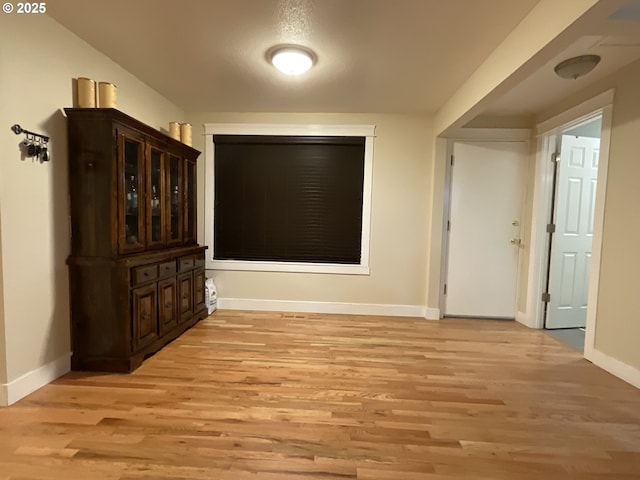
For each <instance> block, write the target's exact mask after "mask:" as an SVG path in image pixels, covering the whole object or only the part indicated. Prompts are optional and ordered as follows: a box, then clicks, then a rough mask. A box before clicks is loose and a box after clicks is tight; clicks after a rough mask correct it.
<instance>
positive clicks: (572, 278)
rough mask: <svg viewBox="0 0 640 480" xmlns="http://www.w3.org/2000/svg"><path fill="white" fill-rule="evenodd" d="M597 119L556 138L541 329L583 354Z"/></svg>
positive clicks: (598, 132) (599, 122)
mask: <svg viewBox="0 0 640 480" xmlns="http://www.w3.org/2000/svg"><path fill="white" fill-rule="evenodd" d="M601 130H602V116H598V117H596V118H594V119H590V120H588V121H587V122H585V123H583V124H581V125H578V126H575V127H572V128H571V129H569V130H566V131H563V132H561V133H560V134H559V135H557V136H556V142H557V150H556V155H555V156H554V158H555V164H554V179H553V184H554V189H553V191H552V201H551V204H552V211H551V219H550V222H549V228H548V233H549V258H548V265H549V267H548V269H547V289H546V291H547V295H546V298H545V315H544V327H545V329H547V330H554V331H555V332H554V333H553V336H554V337H556V338H558V339H559V340H561V341H562V342H564V343H567V344H569V345H570V346H572V347H573V348H575V349H577V350H579V351H583V350H584V337H585V329H586V325H587V306H588V293H589V271H590V264H591V256H592V255H591V252H592V242H593V220H594V208H595V199H596V189H597V181H598V165H599V157H600V136H601Z"/></svg>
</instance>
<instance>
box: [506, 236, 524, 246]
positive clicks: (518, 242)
mask: <svg viewBox="0 0 640 480" xmlns="http://www.w3.org/2000/svg"><path fill="white" fill-rule="evenodd" d="M509 243H511V244H512V245H518V246H520V244H522V239H520V238H512V239H511V240H510V241H509Z"/></svg>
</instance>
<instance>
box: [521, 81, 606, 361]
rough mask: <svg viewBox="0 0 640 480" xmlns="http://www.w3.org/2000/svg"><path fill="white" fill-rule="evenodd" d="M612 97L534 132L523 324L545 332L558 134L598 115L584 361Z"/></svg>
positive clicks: (593, 307)
mask: <svg viewBox="0 0 640 480" xmlns="http://www.w3.org/2000/svg"><path fill="white" fill-rule="evenodd" d="M613 98H614V90H613V89H611V90H607V91H605V92H603V93H601V94H600V95H597V96H596V97H593V98H591V99H589V100H587V101H585V102H583V103H581V104H579V105H576V106H575V107H573V108H570V109H569V110H567V111H565V112H563V113H561V114H559V115H556V116H555V117H552V118H550V119H548V120H546V121H544V122H542V123H540V124H539V125H538V126H537V128H536V136H537V146H538V148H537V154H536V165H535V178H534V185H533V209H532V217H531V237H530V250H529V275H528V279H527V280H528V284H527V285H528V288H527V299H526V304H527V307H526V308H527V315H526V318H525V324H527V325H528V326H529V327H532V328H539V329H541V328H544V304H543V302H542V294H543V292H544V290H545V285H546V276H547V261H548V255H549V236H548V234H547V224H548V223H549V221H550V214H551V197H552V195H551V194H552V188H553V164H552V162H551V160H550V159H551V155H552V154H553V153H555V150H556V137H557V136H558V135H561V134H562V132H563V131H566V130H569V129H571V128H574V127H576V126H579V125H580V124H583V123H586V122H588V121H590V120H593V119H595V118H597V117H599V116H602V131H601V136H600V158H599V164H598V181H597V184H596V205H595V211H594V220H593V240H592V254H591V255H592V256H591V266H590V270H589V293H588V297H587V327H586V334H585V345H584V356H585V357H586V358H590V357H591V355H592V353H593V350H594V343H595V329H596V321H597V317H596V313H597V307H598V290H599V285H600V257H601V253H602V229H603V224H604V208H605V200H606V193H607V191H606V188H607V173H608V166H609V145H610V143H611V123H612V113H613Z"/></svg>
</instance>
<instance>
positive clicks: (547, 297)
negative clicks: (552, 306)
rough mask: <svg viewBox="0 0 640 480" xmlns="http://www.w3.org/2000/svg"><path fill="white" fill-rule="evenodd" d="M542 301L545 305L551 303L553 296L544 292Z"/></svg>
mask: <svg viewBox="0 0 640 480" xmlns="http://www.w3.org/2000/svg"><path fill="white" fill-rule="evenodd" d="M542 301H543V302H544V303H549V302H550V301H551V294H550V293H549V292H544V293H543V294H542Z"/></svg>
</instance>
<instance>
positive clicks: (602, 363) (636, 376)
mask: <svg viewBox="0 0 640 480" xmlns="http://www.w3.org/2000/svg"><path fill="white" fill-rule="evenodd" d="M586 358H587V360H589V361H591V362H593V364H594V365H597V366H598V367H600V368H602V369H603V370H606V371H607V372H609V373H611V374H612V375H615V376H616V377H618V378H620V379H622V380H624V381H625V382H627V383H630V384H631V385H633V386H634V387H636V388H640V370H639V369H637V368H636V367H632V366H631V365H628V364H626V363H624V362H621V361H620V360H618V359H615V358H613V357H610V356H609V355H607V354H606V353H602V352H601V351H600V350H597V349H595V348H594V349H593V350H591V351H590V352H588V353H587V354H586Z"/></svg>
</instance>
